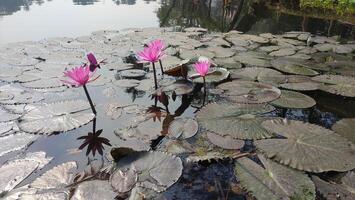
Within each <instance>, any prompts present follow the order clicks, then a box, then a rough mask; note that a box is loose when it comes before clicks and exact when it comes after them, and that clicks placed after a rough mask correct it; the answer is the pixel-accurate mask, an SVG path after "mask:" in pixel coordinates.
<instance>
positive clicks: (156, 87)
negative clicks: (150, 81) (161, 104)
mask: <svg viewBox="0 0 355 200" xmlns="http://www.w3.org/2000/svg"><path fill="white" fill-rule="evenodd" d="M152 65H153V72H154V84H155V89H156V90H157V89H158V82H157V72H156V70H155V64H154V62H152Z"/></svg>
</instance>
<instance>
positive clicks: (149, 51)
mask: <svg viewBox="0 0 355 200" xmlns="http://www.w3.org/2000/svg"><path fill="white" fill-rule="evenodd" d="M163 50H164V43H163V41H161V40H154V41H152V42H151V43H150V44H148V45H147V47H145V48H144V50H143V51H141V52H139V53H138V57H139V59H140V60H141V61H142V62H151V63H155V62H158V61H159V60H160V59H162V58H163V57H164V55H165V53H164V51H163Z"/></svg>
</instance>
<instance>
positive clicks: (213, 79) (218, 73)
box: [193, 67, 229, 83]
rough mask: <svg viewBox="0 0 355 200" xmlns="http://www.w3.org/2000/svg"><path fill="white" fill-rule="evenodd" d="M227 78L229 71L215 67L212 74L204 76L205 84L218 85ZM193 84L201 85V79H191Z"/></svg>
mask: <svg viewBox="0 0 355 200" xmlns="http://www.w3.org/2000/svg"><path fill="white" fill-rule="evenodd" d="M228 77H229V71H228V70H226V69H224V68H219V67H215V68H213V72H212V73H209V74H207V75H206V77H205V79H206V83H219V82H222V81H224V80H226V79H227V78H228ZM193 82H194V83H203V78H202V77H198V78H194V79H193Z"/></svg>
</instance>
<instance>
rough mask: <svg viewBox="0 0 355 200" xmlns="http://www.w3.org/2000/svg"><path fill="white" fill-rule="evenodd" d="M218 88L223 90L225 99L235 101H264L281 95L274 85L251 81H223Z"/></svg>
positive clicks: (251, 102)
mask: <svg viewBox="0 0 355 200" xmlns="http://www.w3.org/2000/svg"><path fill="white" fill-rule="evenodd" d="M218 88H219V89H222V90H224V96H226V98H227V99H229V100H231V101H233V102H236V103H247V104H259V103H266V102H270V101H273V100H275V99H277V98H279V97H280V95H281V91H280V90H279V89H278V88H276V87H274V86H271V85H268V84H263V83H257V82H251V81H232V82H228V83H223V84H221V85H219V86H218Z"/></svg>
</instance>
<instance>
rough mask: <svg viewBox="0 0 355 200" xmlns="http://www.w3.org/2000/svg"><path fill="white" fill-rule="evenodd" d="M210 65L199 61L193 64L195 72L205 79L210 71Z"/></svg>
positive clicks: (207, 62)
mask: <svg viewBox="0 0 355 200" xmlns="http://www.w3.org/2000/svg"><path fill="white" fill-rule="evenodd" d="M210 66H211V63H210V62H209V61H208V60H207V61H199V62H197V63H195V64H194V67H195V71H196V72H197V73H198V74H199V75H200V76H202V77H205V76H206V75H207V73H208V70H209V69H210Z"/></svg>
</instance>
